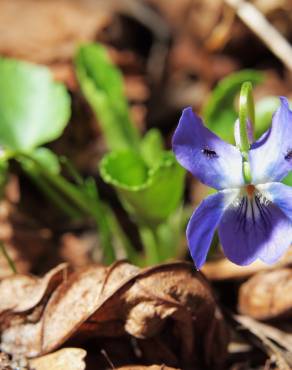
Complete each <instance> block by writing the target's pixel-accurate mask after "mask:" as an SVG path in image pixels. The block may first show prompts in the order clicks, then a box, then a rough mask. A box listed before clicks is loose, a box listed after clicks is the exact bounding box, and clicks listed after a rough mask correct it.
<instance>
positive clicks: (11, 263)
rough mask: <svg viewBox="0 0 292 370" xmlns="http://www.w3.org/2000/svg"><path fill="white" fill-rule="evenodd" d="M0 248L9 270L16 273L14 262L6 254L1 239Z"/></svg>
mask: <svg viewBox="0 0 292 370" xmlns="http://www.w3.org/2000/svg"><path fill="white" fill-rule="evenodd" d="M0 250H1V252H2V253H3V256H4V257H5V259H6V261H7V263H8V265H9V266H10V268H11V270H12V271H13V272H14V274H17V270H16V267H15V264H14V262H13V260H12V259H11V257H10V256H9V254H8V252H7V250H6V248H5V245H4V243H3V242H2V241H1V240H0Z"/></svg>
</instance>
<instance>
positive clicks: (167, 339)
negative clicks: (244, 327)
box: [1, 262, 228, 369]
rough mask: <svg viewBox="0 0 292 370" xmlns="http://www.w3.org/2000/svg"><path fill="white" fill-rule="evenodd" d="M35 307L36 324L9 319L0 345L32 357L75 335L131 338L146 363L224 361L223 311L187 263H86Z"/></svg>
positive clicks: (189, 364)
mask: <svg viewBox="0 0 292 370" xmlns="http://www.w3.org/2000/svg"><path fill="white" fill-rule="evenodd" d="M37 308H38V307H36V310H37ZM41 312H42V313H41V315H40V316H39V317H38V318H37V319H36V320H35V321H34V322H33V320H32V319H31V317H33V313H32V314H31V315H30V316H27V318H26V321H25V320H24V321H21V322H20V323H19V322H17V320H15V321H13V320H12V321H11V322H10V326H9V327H7V328H5V330H3V332H2V343H1V348H2V349H3V350H4V351H6V352H8V353H13V354H17V355H26V356H28V357H34V356H40V355H43V354H45V353H49V352H51V351H53V350H55V349H56V348H58V347H60V346H61V345H62V344H63V343H64V342H66V341H67V340H68V339H70V338H74V337H76V336H78V337H79V338H80V337H82V336H86V337H87V338H88V337H107V338H108V337H112V338H115V337H122V336H129V335H130V336H132V337H133V338H135V339H136V341H137V345H138V346H139V348H140V349H139V350H140V352H141V353H142V354H143V356H144V359H146V360H147V363H149V362H150V361H151V362H152V363H167V365H169V366H174V367H176V366H183V367H185V368H192V369H201V368H202V367H203V368H206V369H207V368H209V367H210V368H216V369H219V368H220V367H221V366H222V364H223V363H224V360H225V358H226V346H227V341H228V335H227V332H226V327H225V324H224V321H223V319H222V316H221V313H220V311H219V309H218V307H217V306H216V302H215V300H214V297H213V295H212V292H211V290H210V287H209V285H208V283H207V281H206V280H205V279H204V277H203V276H202V275H201V274H200V273H199V272H197V271H195V270H194V269H193V266H191V265H190V264H187V263H170V264H164V265H159V266H155V267H151V268H147V269H143V270H140V269H138V268H137V267H135V266H132V265H130V264H128V263H126V262H117V263H115V264H113V265H112V266H110V267H108V268H107V267H103V266H91V267H87V268H84V269H83V270H80V271H78V272H75V273H73V274H71V275H70V276H68V278H67V280H66V281H62V282H61V283H60V285H59V286H58V287H57V288H56V290H55V291H54V292H53V294H52V295H51V296H50V298H49V300H48V301H47V303H46V304H45V305H44V306H43V307H42V311H41ZM36 317H37V316H36ZM173 343H175V345H174V344H173ZM151 362H150V363H151Z"/></svg>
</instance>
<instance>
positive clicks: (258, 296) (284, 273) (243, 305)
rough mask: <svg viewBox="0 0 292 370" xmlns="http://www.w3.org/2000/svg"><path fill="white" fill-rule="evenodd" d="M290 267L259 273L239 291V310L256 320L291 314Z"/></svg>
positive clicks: (291, 275) (291, 278)
mask: <svg viewBox="0 0 292 370" xmlns="http://www.w3.org/2000/svg"><path fill="white" fill-rule="evenodd" d="M291 289H292V269H291V268H282V269H277V270H273V271H268V272H262V273H259V274H257V275H255V276H253V277H252V278H250V279H249V280H248V281H247V282H246V283H244V284H243V285H242V286H241V288H240V291H239V311H240V312H241V313H242V314H245V315H248V316H251V317H253V318H256V319H258V320H267V319H273V318H277V317H280V316H281V317H282V316H288V317H291V315H292V297H291Z"/></svg>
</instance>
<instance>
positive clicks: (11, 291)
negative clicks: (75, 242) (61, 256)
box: [0, 264, 67, 321]
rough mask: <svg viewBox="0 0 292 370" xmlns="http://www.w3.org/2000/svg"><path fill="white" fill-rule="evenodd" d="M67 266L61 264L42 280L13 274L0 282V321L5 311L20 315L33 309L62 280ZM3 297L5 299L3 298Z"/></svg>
mask: <svg viewBox="0 0 292 370" xmlns="http://www.w3.org/2000/svg"><path fill="white" fill-rule="evenodd" d="M66 269H67V265H66V264H61V265H59V266H57V267H55V268H54V269H52V270H51V271H49V272H48V273H47V274H46V275H45V276H44V277H43V278H42V279H40V278H36V277H34V276H32V275H20V274H15V275H13V276H11V277H8V278H5V279H2V280H0V297H2V299H1V301H0V321H1V314H3V313H4V312H7V311H13V313H20V312H24V311H28V310H30V309H31V308H33V307H35V306H36V305H37V304H38V303H39V302H40V301H41V299H42V298H43V296H44V295H45V294H46V292H48V291H53V290H54V289H55V288H56V286H57V285H59V284H60V282H61V281H62V280H63V278H64V274H65V273H66ZM3 297H5V298H3Z"/></svg>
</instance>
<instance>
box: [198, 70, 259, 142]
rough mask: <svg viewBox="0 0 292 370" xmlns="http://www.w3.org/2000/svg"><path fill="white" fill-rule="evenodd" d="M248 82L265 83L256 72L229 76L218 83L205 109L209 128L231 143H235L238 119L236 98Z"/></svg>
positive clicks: (204, 112) (251, 71)
mask: <svg viewBox="0 0 292 370" xmlns="http://www.w3.org/2000/svg"><path fill="white" fill-rule="evenodd" d="M246 81H250V82H251V83H252V84H258V83H260V82H262V81H263V74H262V73H260V72H258V71H254V70H242V71H240V72H236V73H233V74H231V75H229V76H228V77H226V78H224V79H223V80H221V81H220V82H219V83H218V85H217V86H216V87H215V89H214V90H213V92H212V94H211V96H210V97H209V99H208V100H207V103H206V104H205V106H204V108H203V118H204V120H205V123H206V125H207V127H208V128H209V129H210V130H212V131H213V132H215V133H216V134H217V135H218V136H220V137H221V139H223V140H225V141H228V142H230V143H234V135H233V132H234V122H235V120H236V119H237V118H238V113H237V110H236V109H235V102H234V101H235V97H236V95H237V94H238V92H239V90H240V87H241V85H242V84H243V83H244V82H246Z"/></svg>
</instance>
